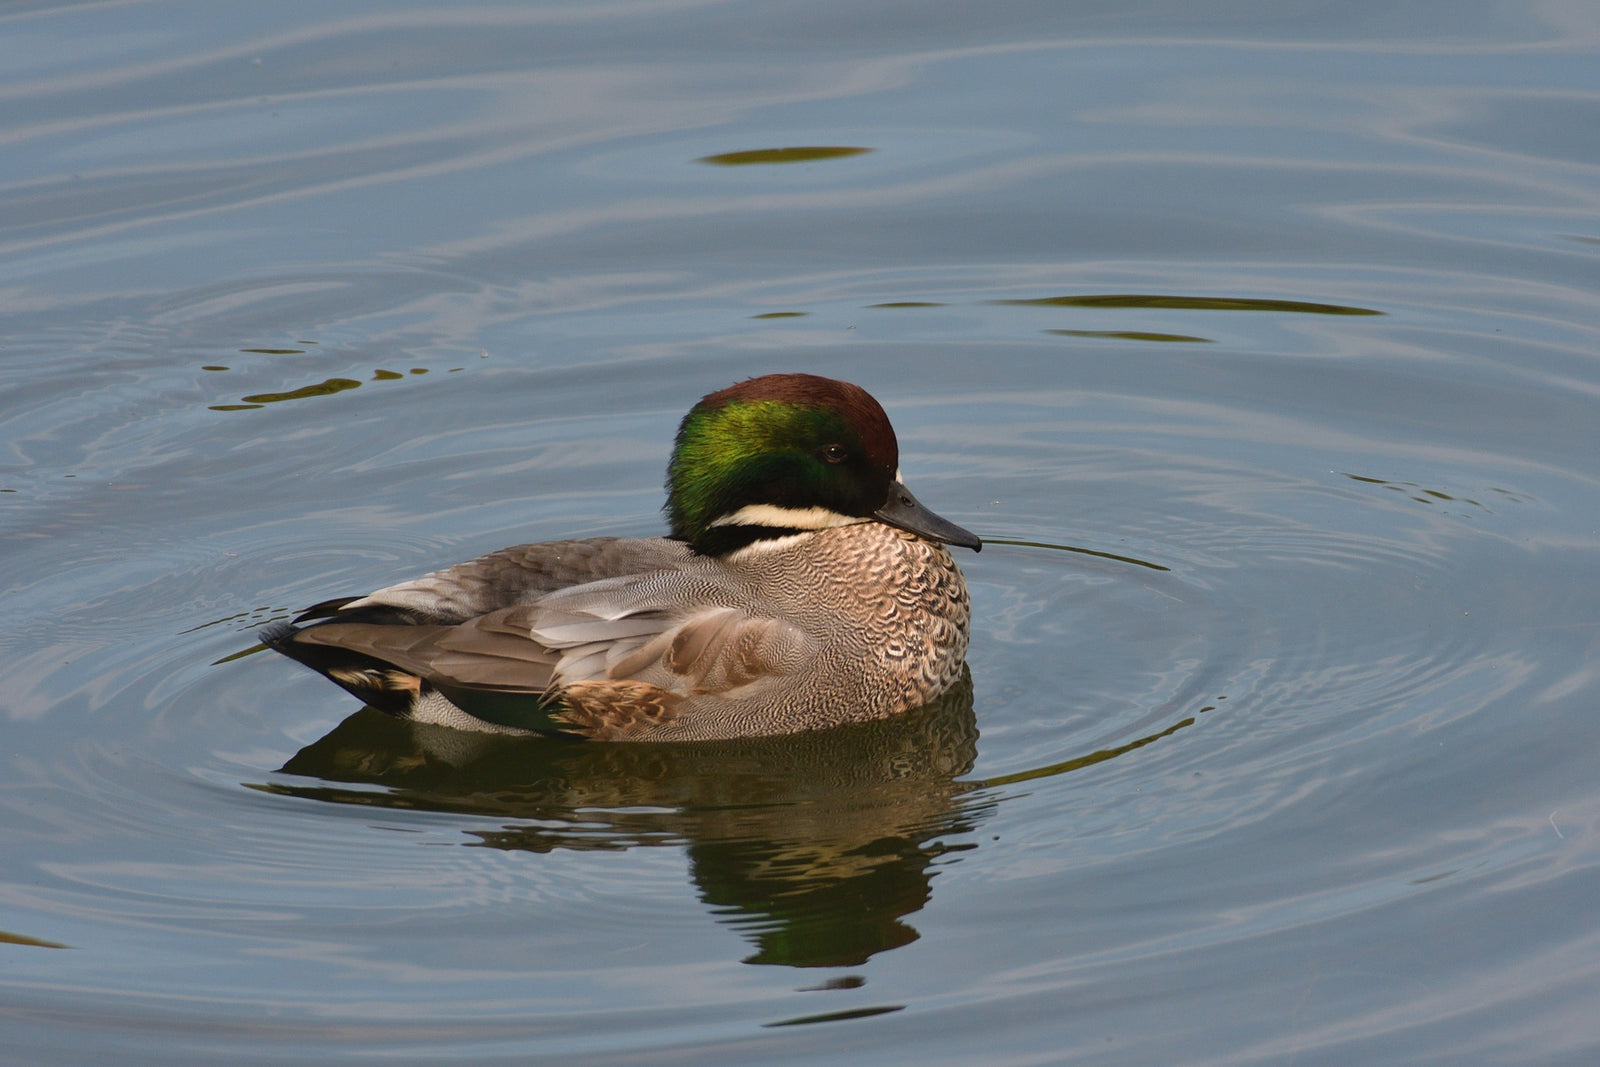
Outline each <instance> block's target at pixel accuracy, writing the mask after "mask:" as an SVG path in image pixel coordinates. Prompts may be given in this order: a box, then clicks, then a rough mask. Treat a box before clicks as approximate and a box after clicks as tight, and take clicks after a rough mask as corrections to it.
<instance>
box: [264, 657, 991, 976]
mask: <svg viewBox="0 0 1600 1067" xmlns="http://www.w3.org/2000/svg"><path fill="white" fill-rule="evenodd" d="M977 736H978V731H977V724H976V719H975V717H974V715H973V711H972V683H971V680H970V678H965V677H964V678H963V679H962V681H961V682H960V683H959V684H957V685H956V686H955V687H954V688H952V689H951V690H950V691H949V692H948V693H946V694H945V695H944V696H943V697H941V698H940V699H939V700H938V701H937V702H935V703H933V704H930V705H928V706H927V707H925V708H921V709H918V710H916V711H913V712H908V713H906V714H903V715H900V716H896V717H895V718H892V719H884V720H880V721H876V722H869V723H859V724H855V725H850V726H842V727H838V728H836V729H832V730H820V731H815V732H812V733H806V734H796V735H793V736H788V737H769V738H751V739H746V740H736V741H707V742H696V743H688V744H655V745H623V744H615V745H607V744H598V745H596V744H578V743H571V742H564V741H559V740H542V739H531V740H518V739H510V738H501V737H488V736H483V735H474V734H466V733H462V732H459V731H455V730H449V729H445V728H441V727H433V726H428V725H426V724H420V723H407V722H402V721H396V720H394V719H392V718H390V717H388V716H385V715H383V714H381V713H379V712H376V711H373V710H372V709H363V710H362V711H360V712H357V713H356V714H355V715H352V716H351V717H350V718H348V719H346V720H345V721H344V722H343V723H341V724H340V725H339V726H337V727H335V728H334V730H333V731H332V732H330V733H329V734H328V735H327V736H326V737H324V738H322V739H321V740H319V741H317V742H315V743H313V744H311V745H308V746H307V747H306V748H304V749H302V750H301V751H300V752H298V753H296V754H295V756H294V757H293V758H292V759H290V760H289V762H288V763H287V764H285V765H284V767H283V773H285V774H291V775H301V776H306V777H312V778H320V779H322V780H323V781H324V783H338V782H344V783H360V784H364V785H380V786H385V787H387V791H386V792H382V793H374V792H372V791H369V790H351V789H342V788H339V787H338V786H336V785H332V784H319V785H301V784H287V783H283V782H277V783H273V784H272V785H269V786H266V787H264V788H267V789H269V790H270V791H272V792H275V793H283V794H289V795H295V796H302V797H309V798H314V799H319V800H328V801H334V802H340V803H349V804H367V805H380V806H393V807H399V808H406V809H417V808H421V809H424V810H433V811H453V812H463V813H470V814H474V815H486V816H490V817H502V818H507V819H513V820H519V821H520V820H534V821H537V825H526V824H524V825H509V826H507V827H505V828H504V829H502V830H496V831H491V832H478V831H474V832H473V833H474V836H475V837H476V838H477V839H478V841H479V842H481V843H482V844H484V845H488V846H490V847H493V848H501V849H514V850H527V851H534V852H547V851H551V850H553V849H558V848H563V849H617V848H627V847H632V846H637V845H645V844H679V843H685V844H686V845H687V848H688V853H689V857H690V859H691V861H692V863H693V874H694V880H695V882H696V884H697V885H698V887H699V890H700V895H701V899H702V900H704V901H705V903H707V904H708V905H711V906H712V907H713V908H715V909H716V913H717V915H718V917H719V918H720V919H722V920H723V921H726V922H728V923H730V924H731V925H733V926H735V927H738V928H740V929H741V930H743V931H744V932H745V935H746V936H747V937H750V938H751V939H752V940H754V941H755V942H756V943H757V945H758V946H759V951H758V952H757V953H756V954H755V955H753V956H751V957H749V959H748V960H747V962H750V963H779V964H788V965H791V966H844V965H851V964H856V963H860V962H862V961H864V960H866V959H868V958H869V957H871V956H872V955H873V954H874V953H877V952H881V951H883V950H885V949H890V948H895V947H898V946H899V945H903V944H906V943H908V942H910V941H913V940H915V939H916V937H917V934H916V932H915V931H914V930H912V929H911V928H910V927H909V926H906V925H905V924H904V923H903V922H902V921H901V919H902V918H903V917H904V916H906V915H909V914H911V913H912V912H915V911H917V910H919V909H920V908H921V907H922V906H923V904H924V903H926V901H927V899H928V896H929V877H930V870H929V868H930V866H931V865H932V862H933V861H934V860H935V859H936V858H937V857H938V856H939V855H941V854H942V852H944V851H946V850H947V848H946V846H944V845H943V844H941V843H940V842H939V840H938V839H939V838H941V837H943V836H946V835H950V834H960V833H967V832H970V831H971V830H972V828H973V826H974V825H975V822H976V817H977V816H978V815H980V814H981V811H980V810H979V809H978V808H976V807H974V806H973V805H972V804H970V803H964V802H962V799H961V798H962V795H963V794H964V793H966V792H968V790H969V789H970V787H969V786H966V785H964V784H963V783H959V782H957V781H956V780H955V779H956V777H957V776H958V775H961V774H964V773H966V772H967V771H969V770H970V769H971V768H972V765H973V762H974V760H975V758H976V755H977Z"/></svg>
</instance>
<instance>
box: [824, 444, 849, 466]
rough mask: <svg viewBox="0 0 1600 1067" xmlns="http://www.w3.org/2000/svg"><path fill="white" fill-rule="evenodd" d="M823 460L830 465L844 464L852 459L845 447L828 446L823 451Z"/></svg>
mask: <svg viewBox="0 0 1600 1067" xmlns="http://www.w3.org/2000/svg"><path fill="white" fill-rule="evenodd" d="M822 458H823V459H825V460H827V461H828V462H829V463H843V462H844V461H845V460H847V459H849V458H850V453H848V452H846V451H845V450H844V445H828V446H827V447H825V448H824V449H823V450H822Z"/></svg>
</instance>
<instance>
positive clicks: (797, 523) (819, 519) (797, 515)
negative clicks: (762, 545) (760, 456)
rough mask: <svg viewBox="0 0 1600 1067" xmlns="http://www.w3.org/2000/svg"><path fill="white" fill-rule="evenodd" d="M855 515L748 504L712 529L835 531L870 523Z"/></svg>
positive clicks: (715, 523)
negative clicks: (757, 527)
mask: <svg viewBox="0 0 1600 1067" xmlns="http://www.w3.org/2000/svg"><path fill="white" fill-rule="evenodd" d="M867 521H868V520H867V519H858V518H856V517H855V516H854V515H841V514H840V513H839V512H837V511H830V510H828V509H827V508H782V507H779V506H778V505H776V504H746V505H745V506H744V507H742V508H740V509H739V510H738V511H735V512H734V513H733V514H731V515H724V516H722V517H721V518H720V519H717V520H715V521H714V522H712V523H711V525H712V526H775V527H779V528H785V529H790V530H831V529H832V528H833V527H835V526H854V525H856V524H857V523H861V522H867Z"/></svg>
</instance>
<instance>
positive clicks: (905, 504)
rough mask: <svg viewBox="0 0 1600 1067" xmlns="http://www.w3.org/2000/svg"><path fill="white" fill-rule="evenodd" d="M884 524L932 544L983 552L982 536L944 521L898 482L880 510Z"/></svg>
mask: <svg viewBox="0 0 1600 1067" xmlns="http://www.w3.org/2000/svg"><path fill="white" fill-rule="evenodd" d="M877 518H878V520H879V521H880V522H886V523H888V524H889V525H890V526H898V527H900V529H902V530H910V531H911V532H912V533H914V534H916V535H917V536H918V537H926V538H927V539H928V540H930V541H942V542H943V543H945V544H947V545H960V546H961V547H962V548H970V549H972V551H974V552H980V551H982V550H983V542H982V541H980V540H979V539H978V535H977V534H975V533H973V532H972V531H970V530H964V529H962V528H961V527H959V526H957V525H956V524H955V523H953V522H951V521H950V520H949V519H941V518H940V517H939V516H937V515H935V514H934V513H933V512H931V511H929V510H928V509H927V508H925V507H923V506H922V504H921V503H920V502H919V501H918V500H917V498H916V497H914V496H912V495H911V490H909V489H907V488H906V487H905V486H903V485H901V484H900V483H899V482H895V483H894V484H893V485H891V486H890V487H889V501H888V503H886V504H884V505H883V507H881V508H879V509H878V511H877Z"/></svg>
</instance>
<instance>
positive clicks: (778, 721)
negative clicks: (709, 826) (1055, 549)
mask: <svg viewBox="0 0 1600 1067" xmlns="http://www.w3.org/2000/svg"><path fill="white" fill-rule="evenodd" d="M666 490H667V501H666V504H665V507H664V510H665V512H666V515H667V520H668V526H669V533H668V534H667V535H666V536H662V537H634V538H628V537H590V538H584V539H579V540H565V541H543V542H538V543H534V544H525V545H517V546H513V547H511V548H505V549H501V550H500V551H498V552H492V553H490V554H488V555H486V556H481V557H479V558H477V559H473V560H469V561H467V562H465V563H459V564H456V565H455V566H452V567H447V568H445V569H443V570H438V571H434V572H432V573H429V574H425V575H423V576H422V577H420V578H414V579H411V580H409V581H403V582H400V583H399V584H396V585H390V586H387V587H385V588H383V589H379V590H377V591H376V592H372V593H368V594H366V595H365V596H355V597H341V598H337V599H332V600H326V601H323V602H321V603H319V604H315V605H313V606H312V607H310V608H307V609H306V610H305V611H304V612H302V613H300V614H299V615H298V616H296V617H295V618H294V619H293V620H292V621H288V622H279V623H276V624H274V625H272V626H269V627H267V628H266V629H264V630H262V631H261V634H260V638H261V641H262V644H264V645H265V646H266V647H268V648H271V649H273V650H275V651H277V652H280V653H282V654H283V655H286V656H288V657H289V658H291V659H293V660H296V661H298V662H299V663H301V664H303V665H305V666H307V667H310V668H311V669H312V670H314V671H317V672H318V673H320V674H322V675H324V676H325V677H327V678H328V679H329V680H330V681H332V682H333V683H335V684H336V685H338V686H340V687H342V688H343V689H345V690H346V691H347V692H349V693H350V694H352V695H354V696H355V697H357V698H359V699H361V700H363V701H365V702H366V703H367V704H368V705H370V706H372V707H375V708H377V709H379V710H380V711H384V712H388V713H389V714H391V715H394V716H396V717H399V718H403V719H410V720H413V721H417V722H424V723H431V724H435V725H441V726H449V727H453V728H456V729H460V730H472V731H477V732H480V733H501V734H516V735H556V736H566V737H571V738H580V739H586V740H591V741H669V742H673V741H702V740H729V739H736V738H745V737H757V736H767V735H781V734H793V733H799V732H802V731H809V730H820V729H827V728H829V727H835V726H840V725H843V724H846V723H853V722H863V721H871V720H878V719H886V718H890V717H892V716H896V715H900V714H902V713H904V712H906V711H909V710H911V709H914V708H918V707H922V706H924V705H926V704H928V703H930V702H932V701H934V700H936V699H938V698H939V697H940V696H941V695H942V694H944V693H945V692H946V691H947V690H949V689H950V688H951V687H952V686H954V685H955V684H956V683H957V682H958V681H960V680H961V678H962V677H963V675H964V674H965V673H966V665H965V660H966V652H967V644H968V637H969V629H970V624H971V615H972V609H971V600H970V597H969V594H968V591H967V584H966V580H965V578H964V577H963V576H962V573H961V569H960V567H958V566H957V565H956V562H955V560H954V558H952V556H951V554H950V551H949V548H950V547H952V546H954V547H961V548H970V549H972V550H973V551H974V552H977V551H979V550H981V548H982V546H983V542H982V541H981V540H980V539H979V538H978V536H977V535H975V534H973V533H971V532H970V531H968V530H966V529H964V528H963V527H961V526H958V525H956V524H955V523H953V522H951V521H949V520H947V519H944V518H942V517H940V516H939V515H937V514H935V513H934V512H933V511H931V510H929V509H928V508H927V507H925V506H924V505H923V504H922V503H921V502H920V501H918V500H917V498H916V497H915V496H913V495H912V493H911V491H910V490H909V489H908V488H906V485H905V482H904V481H903V480H902V478H901V473H900V455H899V443H898V441H897V439H896V437H895V433H894V428H893V427H892V426H891V425H890V423H889V417H888V415H887V414H885V412H884V410H883V407H882V406H881V405H880V404H879V403H878V401H877V400H876V399H874V398H873V397H872V395H871V394H870V393H868V392H867V391H866V390H865V389H863V388H861V387H860V386H858V385H854V384H852V383H849V382H844V381H838V380H836V379H832V378H825V377H820V376H818V375H814V374H768V375H763V376H761V377H756V378H750V379H748V380H745V381H742V382H738V383H736V384H734V385H731V386H728V387H727V388H724V389H721V390H718V391H716V392H713V393H709V394H707V395H706V396H704V397H703V398H701V400H700V401H699V402H698V403H697V404H695V405H694V407H693V408H691V409H690V411H689V413H688V414H687V415H685V416H684V417H683V420H682V422H681V423H680V424H679V426H678V431H677V435H676V438H675V439H674V442H673V448H672V455H671V459H670V461H669V462H668V465H667V477H666Z"/></svg>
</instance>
